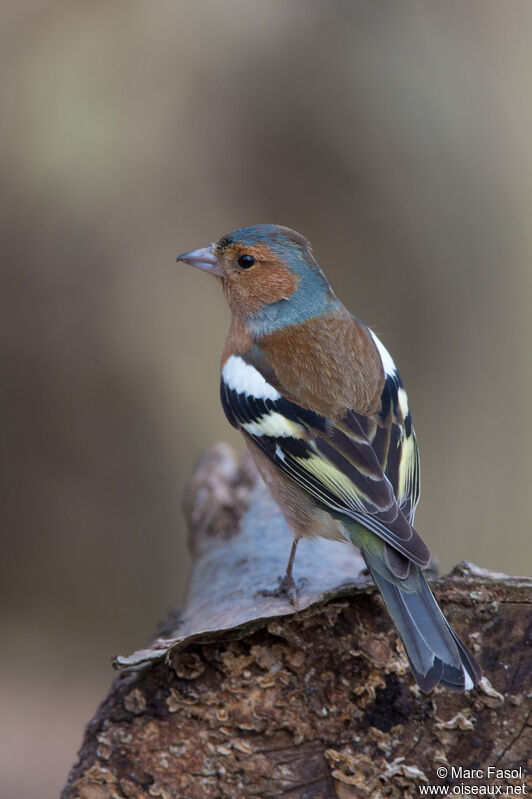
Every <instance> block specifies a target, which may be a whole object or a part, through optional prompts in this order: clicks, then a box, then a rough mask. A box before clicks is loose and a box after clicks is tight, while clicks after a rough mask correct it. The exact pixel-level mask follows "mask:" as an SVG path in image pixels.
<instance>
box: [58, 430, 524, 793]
mask: <svg viewBox="0 0 532 799" xmlns="http://www.w3.org/2000/svg"><path fill="white" fill-rule="evenodd" d="M185 512H186V514H187V517H188V522H189V529H190V542H189V543H190V549H191V553H192V557H193V566H192V571H191V576H190V581H189V588H188V594H187V600H186V603H185V607H184V610H183V612H182V613H181V614H177V613H176V614H175V615H174V616H173V617H172V618H171V619H169V620H168V621H167V622H166V623H165V625H164V628H163V629H161V630H160V632H159V635H158V637H157V638H156V639H155V641H154V642H153V644H152V645H151V646H150V647H149V648H148V649H144V650H140V651H139V652H136V653H134V654H133V655H131V656H129V657H117V658H116V659H115V666H116V667H117V668H118V669H120V674H119V675H118V677H117V678H116V679H115V681H114V683H113V685H112V688H111V691H110V693H109V695H108V696H107V698H106V699H105V700H104V701H103V702H102V704H101V706H100V708H99V709H98V712H97V713H96V716H95V717H94V719H92V721H90V723H89V724H88V726H87V729H86V732H85V738H84V740H83V743H82V746H81V749H80V752H79V760H78V762H77V763H76V765H75V766H74V767H73V769H72V772H71V774H70V776H69V779H68V783H67V786H66V787H65V789H64V791H63V794H62V797H63V799H108V798H109V799H111V797H112V798H113V799H118V798H120V799H125V798H126V797H127V798H128V799H148V797H162V798H163V799H207V798H208V799H216V798H217V797H231V799H245V798H246V797H285V799H296V798H297V799H318V798H320V799H332V798H333V797H339V799H348V797H353V799H354V798H355V797H410V796H419V795H420V793H421V794H422V793H423V792H424V791H425V790H426V789H427V787H428V786H429V787H430V786H448V788H449V795H455V796H456V795H462V793H460V791H462V792H463V793H465V792H469V791H470V790H471V786H474V785H477V786H480V787H482V786H484V789H483V790H480V789H477V793H480V794H482V793H486V792H487V788H488V786H489V787H490V789H491V792H492V793H497V789H496V787H495V786H499V785H500V786H501V790H502V794H503V795H507V794H508V792H509V789H508V788H507V786H512V790H514V792H515V793H518V794H519V793H521V794H522V795H523V794H525V793H526V790H527V786H528V787H530V781H529V780H530V778H529V777H528V776H527V767H528V766H529V765H530V759H531V756H532V717H531V715H530V711H531V705H532V648H531V647H532V613H531V611H532V580H531V579H528V578H518V577H507V576H505V575H502V574H494V573H490V572H486V571H484V570H481V569H479V568H478V567H475V566H473V565H471V564H461V565H460V566H458V567H456V568H455V569H454V571H453V572H452V573H451V574H450V575H448V576H447V577H445V578H442V579H439V580H435V581H434V582H433V590H434V591H435V594H436V596H437V599H438V601H439V602H440V603H441V605H442V607H443V609H444V612H445V614H446V615H447V616H448V618H449V619H450V621H451V622H452V624H453V626H454V627H455V628H456V630H457V631H458V633H459V635H460V636H461V637H462V638H463V640H464V641H465V642H466V643H467V645H468V646H469V647H470V648H471V649H472V651H473V652H474V653H475V655H476V656H477V658H478V659H479V661H480V663H481V665H482V667H483V669H484V673H485V678H484V680H483V681H482V683H481V685H480V686H479V688H477V689H476V690H474V691H471V692H469V693H466V694H456V693H453V692H451V691H448V690H446V689H441V688H438V689H436V690H435V691H434V693H433V694H431V695H430V696H426V695H423V694H422V693H421V692H420V691H419V689H418V687H417V686H416V684H415V683H414V681H413V678H412V677H411V674H410V671H409V668H408V664H407V661H406V658H405V656H404V654H403V651H402V648H401V645H400V643H399V641H398V639H397V636H396V634H395V632H394V630H393V628H392V625H391V622H390V620H389V618H388V616H387V614H386V612H385V610H384V606H383V604H382V602H381V600H380V597H379V596H378V594H377V593H376V590H375V589H374V588H373V586H372V584H371V582H370V581H369V579H368V577H367V576H366V575H365V573H364V571H363V567H364V564H363V562H362V560H361V558H360V557H359V555H358V553H357V552H356V550H355V549H354V548H353V547H350V546H348V545H344V544H341V543H338V542H329V541H323V540H317V541H303V542H301V544H300V546H299V548H298V553H297V556H296V562H295V576H296V578H303V579H304V582H303V584H301V585H300V587H299V592H298V604H297V610H295V609H294V607H292V605H290V603H289V601H288V600H287V599H286V598H283V597H275V596H273V597H272V596H263V595H261V594H260V590H261V589H265V588H271V587H272V585H274V584H275V583H276V580H277V577H278V576H279V575H281V574H282V573H283V571H284V568H285V565H286V560H287V557H288V553H289V548H290V543H291V537H290V533H289V531H288V529H287V527H286V524H285V522H284V520H283V518H282V516H281V514H280V513H279V511H278V509H277V507H276V506H275V504H274V503H273V502H272V500H271V499H270V498H269V495H268V493H267V491H266V489H265V488H264V486H263V484H262V483H261V481H260V479H259V478H258V476H257V475H256V472H255V471H254V469H253V467H252V465H251V463H250V461H249V460H248V459H244V461H243V462H242V464H240V465H239V464H237V463H236V461H235V458H234V455H233V454H232V452H231V450H230V449H229V447H227V446H225V445H218V446H216V447H213V448H212V449H211V450H210V451H209V452H207V453H206V455H205V456H204V457H203V459H202V460H201V461H200V464H199V466H198V468H197V470H196V472H195V474H194V476H193V478H192V480H191V483H190V486H189V490H188V492H187V497H186V502H185ZM489 769H494V771H489ZM473 770H474V771H473ZM504 770H506V772H505V771H504ZM527 780H528V782H527ZM457 786H462V787H461V788H458V787H457ZM426 795H431V794H430V793H428V791H427V794H426ZM440 795H441V794H440Z"/></svg>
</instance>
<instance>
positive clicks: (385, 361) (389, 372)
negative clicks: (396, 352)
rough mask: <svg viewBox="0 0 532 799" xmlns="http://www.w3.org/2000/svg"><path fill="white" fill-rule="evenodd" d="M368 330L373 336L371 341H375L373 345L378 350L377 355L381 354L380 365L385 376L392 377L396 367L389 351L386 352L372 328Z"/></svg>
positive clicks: (395, 372)
mask: <svg viewBox="0 0 532 799" xmlns="http://www.w3.org/2000/svg"><path fill="white" fill-rule="evenodd" d="M369 332H370V333H371V335H372V336H373V341H374V342H375V345H376V347H377V349H378V351H379V355H380V356H381V361H382V367H383V369H384V372H385V373H386V377H394V376H395V375H396V374H397V368H396V366H395V363H394V361H393V358H392V356H391V355H390V353H389V352H388V350H387V349H386V347H385V346H384V344H383V343H382V341H381V340H380V338H379V337H378V336H377V334H376V333H374V332H373V330H371V328H370V330H369Z"/></svg>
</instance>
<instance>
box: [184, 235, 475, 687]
mask: <svg viewBox="0 0 532 799" xmlns="http://www.w3.org/2000/svg"><path fill="white" fill-rule="evenodd" d="M177 261H182V262H184V263H186V264H189V265H191V266H193V267H196V268H198V269H200V270H203V271H205V272H207V273H210V274H211V275H213V276H214V277H215V279H216V280H217V281H218V283H219V284H220V286H221V289H222V291H223V294H224V295H225V298H226V300H227V302H228V305H229V308H230V311H231V322H230V326H229V331H228V335H227V338H226V341H225V344H224V347H223V351H222V356H221V369H220V397H221V403H222V407H223V410H224V412H225V415H226V417H227V419H228V421H229V422H230V424H231V425H233V427H235V428H237V429H238V430H240V431H241V433H242V435H243V437H244V439H245V442H246V445H247V447H248V449H249V451H250V452H251V455H252V456H253V460H254V461H255V464H256V466H257V469H258V471H259V473H260V475H261V476H262V478H263V480H264V482H265V483H266V485H267V486H268V488H269V490H270V492H271V494H272V496H273V498H274V500H275V501H276V502H277V504H278V505H279V508H280V510H281V512H282V513H283V515H284V517H285V519H286V522H287V524H288V527H289V528H290V531H291V533H292V536H293V543H292V548H291V550H290V557H289V560H288V566H287V570H286V574H285V576H284V578H283V580H282V583H281V590H284V591H286V592H287V593H289V594H290V593H291V592H292V593H293V591H294V588H295V583H294V579H293V573H292V568H293V563H294V557H295V553H296V548H297V543H298V541H299V540H300V539H301V538H315V537H316V536H322V537H324V538H328V539H332V540H339V541H345V542H348V543H349V544H352V545H354V546H356V547H357V548H358V549H359V550H360V552H361V554H362V556H363V558H364V560H365V563H366V565H367V569H368V571H369V573H370V574H371V576H372V578H373V581H374V583H375V585H376V586H377V588H378V590H379V591H380V594H381V596H382V598H383V600H384V604H385V606H386V608H387V610H388V612H389V615H390V617H391V619H392V621H393V624H394V626H395V629H396V631H397V633H398V635H399V638H400V639H401V641H402V643H403V646H404V649H405V652H406V655H407V658H408V661H409V664H410V667H411V670H412V673H413V675H414V678H415V680H416V682H417V684H418V685H419V687H420V689H421V691H423V692H424V693H430V692H431V691H432V690H433V689H434V688H435V687H436V686H437V685H442V686H445V687H447V688H450V689H454V690H456V691H469V690H471V689H473V688H475V687H476V686H477V685H478V683H479V682H480V679H481V676H482V672H481V669H480V667H479V665H478V663H477V662H476V660H475V659H474V657H473V655H472V654H471V653H470V652H469V650H468V649H467V647H466V646H465V644H463V643H462V641H461V640H460V638H459V637H458V635H457V634H456V633H455V631H454V630H453V629H452V627H451V626H450V624H449V622H448V621H447V620H446V618H445V616H444V615H443V613H442V611H441V609H440V607H439V606H438V604H437V602H436V599H435V598H434V595H433V593H432V591H431V589H430V587H429V585H428V583H427V580H426V578H425V576H424V574H423V570H424V569H426V568H427V567H428V566H429V562H430V559H431V554H430V551H429V549H428V547H427V545H426V544H425V543H424V541H423V539H422V538H421V536H420V535H419V533H418V532H417V531H416V530H415V528H414V526H413V525H414V515H415V511H416V507H417V504H418V501H419V455H418V447H417V443H416V436H415V432H414V428H413V425H412V414H411V411H410V407H409V403H408V397H407V394H406V391H405V389H404V387H403V384H402V382H401V378H400V376H399V372H398V371H397V368H396V366H395V363H394V361H393V359H392V357H391V355H390V354H389V352H388V350H387V349H386V348H385V346H384V345H383V344H382V342H381V341H380V339H379V338H378V336H377V335H376V334H375V333H374V332H373V330H371V329H370V328H369V327H368V326H366V325H365V324H364V323H363V322H362V321H361V320H360V319H358V318H357V317H356V316H355V315H354V314H352V313H351V312H350V311H348V310H347V308H346V307H345V306H344V305H343V304H342V302H341V301H340V300H339V299H338V298H337V296H336V295H335V293H334V291H333V289H332V288H331V286H330V284H329V281H328V280H327V278H326V276H325V274H324V272H323V271H322V269H321V268H320V266H319V265H318V262H317V260H316V258H315V257H314V254H313V251H312V247H311V244H310V242H309V241H308V240H307V239H306V238H305V237H304V236H303V235H301V234H300V233H297V232H296V231H294V230H291V229H290V228H287V227H283V226H280V225H273V224H260V225H252V226H248V227H243V228H239V229H236V230H233V231H232V232H231V233H228V234H225V235H223V236H222V237H221V238H219V239H218V240H217V241H216V242H214V243H213V244H211V245H209V246H207V247H202V248H200V249H196V250H192V251H190V252H185V253H182V254H181V255H179V256H177Z"/></svg>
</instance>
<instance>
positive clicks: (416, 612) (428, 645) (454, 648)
mask: <svg viewBox="0 0 532 799" xmlns="http://www.w3.org/2000/svg"><path fill="white" fill-rule="evenodd" d="M363 555H364V558H365V560H366V563H367V565H368V568H369V570H370V572H371V575H372V577H373V579H374V581H375V584H376V585H377V588H378V589H379V591H380V592H381V594H382V598H383V599H384V602H385V604H386V607H387V609H388V612H389V614H390V616H391V617H392V621H393V623H394V625H395V628H396V630H397V632H398V634H399V637H400V638H401V641H402V642H403V645H404V648H405V650H406V654H407V657H408V660H409V662H410V667H411V669H412V671H413V673H414V676H415V678H416V681H417V682H418V684H419V687H420V688H421V690H422V691H424V692H426V693H429V692H430V691H432V689H433V688H434V687H435V686H436V685H438V684H441V685H445V686H447V687H448V688H452V689H454V690H456V691H468V690H470V689H471V688H474V687H475V686H476V685H477V684H478V682H479V680H480V678H481V676H482V672H481V670H480V667H479V665H478V664H477V663H476V661H475V660H474V658H473V656H472V655H471V654H470V652H469V651H468V650H467V648H466V647H465V646H464V644H463V643H462V642H461V641H460V639H459V638H458V636H457V635H456V633H455V632H454V630H453V629H452V628H451V626H450V625H449V623H448V621H447V620H446V618H445V616H444V615H443V613H442V612H441V610H440V608H439V606H438V604H437V602H436V600H435V599H434V596H433V594H432V591H431V590H430V588H429V586H428V583H427V581H426V580H425V577H424V576H423V573H422V571H421V569H420V568H419V567H418V566H415V565H414V564H412V565H411V572H410V574H409V576H408V577H407V578H406V579H405V580H399V579H397V578H396V577H394V576H393V575H392V574H391V572H389V570H388V569H387V567H386V565H385V564H384V563H383V560H382V558H379V557H378V556H377V555H376V554H375V553H373V552H368V551H367V550H364V549H363ZM385 571H387V572H388V573H389V575H390V576H389V577H387V576H386V575H385Z"/></svg>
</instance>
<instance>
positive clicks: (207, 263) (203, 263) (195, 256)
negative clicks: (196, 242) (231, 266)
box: [176, 246, 222, 276]
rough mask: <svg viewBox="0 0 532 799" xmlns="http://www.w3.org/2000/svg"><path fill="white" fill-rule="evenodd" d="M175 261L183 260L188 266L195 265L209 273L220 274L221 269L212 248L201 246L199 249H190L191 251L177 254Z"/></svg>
mask: <svg viewBox="0 0 532 799" xmlns="http://www.w3.org/2000/svg"><path fill="white" fill-rule="evenodd" d="M176 261H184V262H185V263H186V264H190V266H195V267H196V268H197V269H202V270H203V271H204V272H210V273H211V275H219V276H221V274H222V270H221V269H220V264H219V262H218V258H217V257H216V253H215V252H214V248H213V247H212V246H211V247H203V249H201V250H191V252H184V253H183V254H182V255H178V256H177V258H176Z"/></svg>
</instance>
